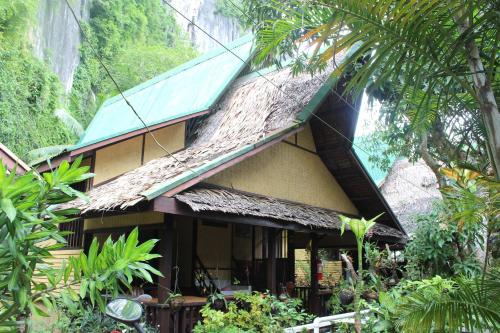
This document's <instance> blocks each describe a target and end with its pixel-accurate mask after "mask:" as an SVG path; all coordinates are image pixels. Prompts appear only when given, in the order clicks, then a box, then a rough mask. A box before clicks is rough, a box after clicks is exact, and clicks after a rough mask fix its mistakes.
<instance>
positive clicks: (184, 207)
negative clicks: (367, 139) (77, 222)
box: [84, 197, 355, 333]
mask: <svg viewBox="0 0 500 333" xmlns="http://www.w3.org/2000/svg"><path fill="white" fill-rule="evenodd" d="M212 199H213V198H212ZM212 202H213V200H212ZM288 205H289V206H291V204H290V203H288ZM192 207H193V206H192V205H189V204H187V203H185V202H182V201H181V200H179V199H177V198H168V197H160V198H157V199H156V200H155V201H154V202H153V203H150V204H148V205H147V206H143V207H135V209H137V210H139V211H140V212H139V213H137V212H133V211H130V210H129V211H122V212H121V214H120V215H111V216H106V217H103V216H102V215H101V216H100V217H94V218H88V219H86V223H85V226H86V227H85V231H84V234H85V236H84V238H85V243H87V244H86V246H85V248H87V247H88V245H89V244H88V243H89V242H90V240H91V239H93V238H94V237H95V238H97V239H98V240H100V241H104V240H105V239H107V238H108V237H109V236H111V237H112V238H115V239H116V238H118V237H119V236H120V235H122V234H126V233H127V232H129V231H131V230H132V229H133V228H134V227H135V226H138V227H139V230H140V232H139V235H140V241H141V242H142V241H145V240H147V239H152V238H154V239H159V240H160V241H159V242H158V243H157V247H156V248H155V249H154V250H153V252H156V253H159V254H161V255H162V258H160V259H158V260H156V262H154V263H153V265H154V266H155V267H156V268H157V269H159V270H160V271H161V272H162V274H163V275H164V277H162V278H158V277H154V279H155V280H154V281H153V283H147V282H144V283H137V284H136V285H135V286H134V287H135V288H134V289H135V290H134V292H135V293H137V294H140V293H147V294H150V295H151V296H152V297H153V301H152V302H150V303H148V304H146V305H145V308H146V315H147V320H148V322H149V323H150V324H151V325H154V326H159V327H160V331H161V332H162V333H163V332H190V331H191V330H192V328H193V327H194V325H196V323H197V322H198V320H199V319H200V314H199V311H200V309H201V308H202V307H203V305H205V304H206V301H207V296H208V295H209V294H210V293H211V292H214V291H217V290H219V291H221V292H223V293H226V294H227V295H228V296H227V297H228V300H229V301H231V294H233V293H234V292H235V291H238V290H239V291H245V290H246V291H261V292H266V291H269V292H270V293H272V294H274V295H279V294H281V293H287V294H288V295H290V296H292V297H297V298H300V299H301V300H302V301H303V304H304V308H305V309H307V310H308V311H309V312H311V313H314V314H316V315H319V316H321V315H326V314H329V313H328V299H329V298H330V295H331V292H330V289H331V288H330V287H331V285H332V284H333V283H335V282H338V280H339V279H341V278H342V265H341V263H340V262H339V254H340V251H341V250H353V248H354V245H355V240H354V237H353V236H352V234H350V233H347V234H346V235H344V236H342V237H340V233H339V230H338V228H336V229H326V228H320V227H316V228H313V226H304V225H301V224H299V223H290V222H289V221H284V220H283V219H275V218H262V217H256V216H249V215H243V214H241V215H237V214H233V213H222V212H215V211H201V210H199V211H196V210H194V209H193V208H192ZM253 207H257V206H256V205H255V204H254V205H253ZM240 209H242V208H241V207H240ZM262 210H263V208H262V207H260V211H262ZM281 213H282V214H283V209H281ZM314 213H315V214H317V213H318V212H316V211H315V212H314ZM89 217H90V216H89ZM302 218H304V214H302ZM312 219H313V218H312V217H311V222H314V221H313V220H312ZM320 250H321V251H320ZM320 252H321V254H322V257H323V259H324V261H325V262H324V263H323V267H326V266H328V267H330V266H331V267H335V272H334V273H335V274H334V273H332V274H330V275H331V276H330V275H328V274H329V273H328V272H325V273H326V274H324V275H325V278H324V279H323V280H321V281H318V279H317V269H318V265H317V264H318V259H319V257H320ZM353 254H355V253H353ZM327 264H328V265H327ZM178 293H179V294H182V297H179V298H178V299H177V302H176V304H175V306H173V305H172V304H170V303H169V296H170V297H171V295H172V294H178Z"/></svg>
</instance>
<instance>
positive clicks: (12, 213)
mask: <svg viewBox="0 0 500 333" xmlns="http://www.w3.org/2000/svg"><path fill="white" fill-rule="evenodd" d="M0 208H1V209H2V211H3V212H4V213H5V215H7V218H8V219H9V220H10V221H11V222H14V220H15V219H16V215H17V210H16V208H15V207H14V205H13V204H12V201H11V200H10V199H7V198H4V199H1V200H0Z"/></svg>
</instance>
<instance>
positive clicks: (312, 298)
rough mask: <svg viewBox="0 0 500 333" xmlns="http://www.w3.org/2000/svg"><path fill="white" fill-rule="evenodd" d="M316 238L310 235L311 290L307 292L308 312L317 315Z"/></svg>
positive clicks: (314, 235)
mask: <svg viewBox="0 0 500 333" xmlns="http://www.w3.org/2000/svg"><path fill="white" fill-rule="evenodd" d="M318 259H319V257H318V236H317V235H316V234H311V290H310V292H309V311H310V312H311V313H313V314H316V315H319V312H320V308H319V293H318V291H319V283H318V280H317V273H318V266H317V265H318Z"/></svg>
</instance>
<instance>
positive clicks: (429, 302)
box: [397, 274, 500, 333]
mask: <svg viewBox="0 0 500 333" xmlns="http://www.w3.org/2000/svg"><path fill="white" fill-rule="evenodd" d="M499 278H500V276H498V274H496V275H488V276H487V277H486V278H485V279H484V280H482V279H480V278H476V279H468V278H459V279H457V280H456V281H454V282H453V284H452V286H451V288H443V287H442V286H440V285H437V284H434V285H428V286H426V287H425V288H417V289H416V290H414V291H413V292H411V293H410V294H409V295H407V296H406V297H405V299H404V302H403V303H402V304H401V305H400V306H399V307H398V311H397V312H398V313H397V316H398V321H397V326H398V327H399V328H400V329H401V330H402V331H403V332H405V333H417V332H450V333H452V332H460V330H461V329H463V328H465V329H467V330H469V331H471V332H485V331H490V332H493V331H497V330H498V329H500V312H499V309H500V300H499V299H498V292H500V279H499Z"/></svg>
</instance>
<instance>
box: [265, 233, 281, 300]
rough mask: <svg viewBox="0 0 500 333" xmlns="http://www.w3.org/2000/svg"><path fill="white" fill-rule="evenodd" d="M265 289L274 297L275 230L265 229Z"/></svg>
mask: <svg viewBox="0 0 500 333" xmlns="http://www.w3.org/2000/svg"><path fill="white" fill-rule="evenodd" d="M266 264H267V266H266V267H267V269H266V274H267V289H268V290H269V292H270V293H271V294H274V295H276V293H277V291H278V288H277V287H276V230H275V229H273V228H267V261H266Z"/></svg>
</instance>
